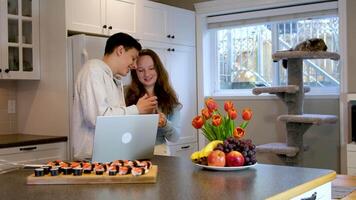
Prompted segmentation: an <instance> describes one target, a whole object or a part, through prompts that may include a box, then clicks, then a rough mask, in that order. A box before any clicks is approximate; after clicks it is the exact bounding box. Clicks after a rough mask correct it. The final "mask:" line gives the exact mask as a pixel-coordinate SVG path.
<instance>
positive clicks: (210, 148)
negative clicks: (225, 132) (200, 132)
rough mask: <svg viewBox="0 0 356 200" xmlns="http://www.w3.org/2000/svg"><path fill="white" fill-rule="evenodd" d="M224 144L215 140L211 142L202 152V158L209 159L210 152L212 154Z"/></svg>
mask: <svg viewBox="0 0 356 200" xmlns="http://www.w3.org/2000/svg"><path fill="white" fill-rule="evenodd" d="M222 143H223V141H221V140H213V141H211V142H209V143H208V144H207V145H206V146H205V147H204V148H203V149H202V150H200V158H202V157H208V155H209V154H210V152H212V151H213V150H214V148H215V147H216V146H217V145H218V144H222Z"/></svg>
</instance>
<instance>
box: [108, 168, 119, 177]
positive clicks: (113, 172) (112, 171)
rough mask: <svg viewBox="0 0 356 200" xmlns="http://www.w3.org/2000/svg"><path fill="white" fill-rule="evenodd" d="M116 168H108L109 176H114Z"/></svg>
mask: <svg viewBox="0 0 356 200" xmlns="http://www.w3.org/2000/svg"><path fill="white" fill-rule="evenodd" d="M116 174H117V170H116V169H110V170H109V176H116Z"/></svg>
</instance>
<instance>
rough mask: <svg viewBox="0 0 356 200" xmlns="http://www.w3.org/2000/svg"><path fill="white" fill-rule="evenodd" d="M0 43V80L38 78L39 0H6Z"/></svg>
mask: <svg viewBox="0 0 356 200" xmlns="http://www.w3.org/2000/svg"><path fill="white" fill-rule="evenodd" d="M4 2H6V3H5V5H3V6H4V7H5V12H6V14H5V20H4V21H3V23H4V24H5V27H4V29H3V30H4V32H3V34H2V35H1V36H0V37H1V40H2V41H3V42H2V43H1V46H2V55H3V56H2V60H3V61H2V63H3V65H2V67H1V68H2V73H1V78H3V79H39V78H40V69H39V52H38V50H39V38H38V36H39V34H38V30H39V29H38V28H39V27H38V13H39V1H38V0H6V1H4Z"/></svg>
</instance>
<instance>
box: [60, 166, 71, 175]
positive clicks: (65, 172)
mask: <svg viewBox="0 0 356 200" xmlns="http://www.w3.org/2000/svg"><path fill="white" fill-rule="evenodd" d="M61 172H62V173H63V175H70V174H72V172H73V170H72V168H71V167H61Z"/></svg>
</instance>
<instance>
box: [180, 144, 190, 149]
mask: <svg viewBox="0 0 356 200" xmlns="http://www.w3.org/2000/svg"><path fill="white" fill-rule="evenodd" d="M189 148H190V145H187V146H182V147H180V149H189Z"/></svg>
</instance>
